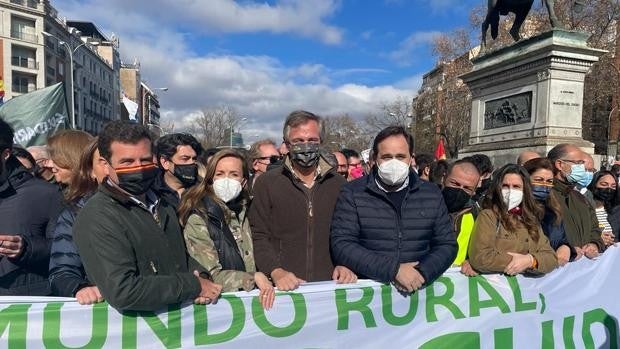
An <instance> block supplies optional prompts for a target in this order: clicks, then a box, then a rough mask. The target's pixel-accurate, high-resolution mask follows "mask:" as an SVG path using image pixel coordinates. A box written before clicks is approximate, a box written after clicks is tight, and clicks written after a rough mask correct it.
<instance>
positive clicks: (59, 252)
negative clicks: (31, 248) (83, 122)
mask: <svg viewBox="0 0 620 349" xmlns="http://www.w3.org/2000/svg"><path fill="white" fill-rule="evenodd" d="M64 137H65V136H63V138H64ZM80 137H81V135H80ZM65 140H66V139H63V141H62V142H58V143H54V144H55V146H57V145H58V144H59V143H63V142H64V141H65ZM76 143H78V144H79V142H76ZM82 152H83V153H82V154H81V156H80V158H79V162H78V164H77V166H75V167H74V168H72V171H71V175H70V177H69V179H67V178H66V177H65V174H64V172H62V171H64V168H63V167H60V169H61V170H60V171H58V170H56V171H55V172H54V173H55V175H56V174H59V173H60V175H59V177H60V179H61V180H62V181H63V182H62V183H66V184H67V185H68V187H67V188H66V190H65V200H66V202H67V207H66V208H65V210H64V211H63V212H62V213H61V214H60V216H59V217H58V222H57V223H56V227H55V229H54V235H53V236H54V238H53V240H52V248H51V255H50V265H49V271H50V276H49V280H50V284H51V286H52V293H53V294H54V295H55V296H60V297H75V298H77V300H78V302H79V303H80V304H92V303H97V302H101V301H103V297H102V296H101V293H100V292H99V289H98V288H97V287H96V286H95V285H93V284H92V283H91V282H89V281H88V279H87V277H86V273H85V271H84V266H83V265H82V260H81V259H80V255H79V253H78V251H77V248H76V246H75V243H74V242H73V222H74V221H75V217H76V216H77V214H78V212H79V210H80V209H81V208H82V207H84V205H85V204H86V201H87V200H88V199H89V198H90V197H91V196H92V195H93V194H94V193H95V192H96V191H97V186H98V185H99V183H101V182H102V181H103V178H104V177H105V172H104V170H105V169H104V164H103V162H102V161H101V159H100V156H99V150H98V149H97V139H96V138H92V137H91V141H90V143H88V144H87V145H86V146H85V147H83V148H82ZM68 153H69V152H68V151H67V149H66V148H64V149H62V150H56V151H55V153H54V154H55V155H56V161H58V165H56V161H54V164H55V166H66V165H67V164H68V163H69V162H70V161H72V159H71V160H69V158H70V156H71V155H68ZM61 154H62V155H61ZM59 159H60V160H59Z"/></svg>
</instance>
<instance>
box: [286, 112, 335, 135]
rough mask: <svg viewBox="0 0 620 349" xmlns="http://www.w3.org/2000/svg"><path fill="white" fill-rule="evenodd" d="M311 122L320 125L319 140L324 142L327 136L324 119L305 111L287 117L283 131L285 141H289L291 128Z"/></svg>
mask: <svg viewBox="0 0 620 349" xmlns="http://www.w3.org/2000/svg"><path fill="white" fill-rule="evenodd" d="M310 121H316V123H317V124H319V139H320V140H321V142H323V137H324V134H325V126H324V125H323V119H322V118H321V117H320V116H318V115H315V114H313V113H311V112H309V111H305V110H296V111H294V112H292V113H290V114H289V115H288V116H287V117H286V120H285V121H284V129H283V130H282V136H283V137H284V141H285V142H288V141H289V138H288V136H289V134H290V132H291V128H293V127H297V126H300V125H305V124H307V123H308V122H310Z"/></svg>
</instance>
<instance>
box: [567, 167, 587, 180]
mask: <svg viewBox="0 0 620 349" xmlns="http://www.w3.org/2000/svg"><path fill="white" fill-rule="evenodd" d="M587 176H588V172H587V171H586V165H584V164H575V165H572V166H571V167H570V174H568V175H567V176H566V180H567V181H568V182H569V183H571V184H579V183H580V182H582V181H585V180H587ZM590 181H592V179H590ZM588 184H589V183H588Z"/></svg>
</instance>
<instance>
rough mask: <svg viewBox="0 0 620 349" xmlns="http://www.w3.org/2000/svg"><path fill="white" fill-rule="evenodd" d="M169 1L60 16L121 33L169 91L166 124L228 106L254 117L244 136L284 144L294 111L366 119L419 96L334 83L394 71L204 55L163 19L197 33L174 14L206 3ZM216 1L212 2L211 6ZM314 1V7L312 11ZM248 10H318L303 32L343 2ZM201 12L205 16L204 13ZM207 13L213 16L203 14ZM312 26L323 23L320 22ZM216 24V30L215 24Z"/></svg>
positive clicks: (115, 4)
mask: <svg viewBox="0 0 620 349" xmlns="http://www.w3.org/2000/svg"><path fill="white" fill-rule="evenodd" d="M169 2H170V1H163V0H153V1H150V2H148V6H145V7H142V8H140V11H142V12H140V11H138V10H137V9H135V8H136V7H137V6H138V5H137V4H136V3H138V4H142V5H145V3H146V2H145V1H144V0H135V1H134V0H132V1H126V0H124V1H121V0H108V1H106V2H103V1H101V2H99V1H95V0H89V2H87V3H86V4H83V3H78V2H76V1H75V0H65V1H58V2H57V3H54V4H55V5H56V6H57V7H58V8H59V11H60V13H61V15H64V16H67V17H68V18H73V19H82V20H93V21H95V23H96V24H97V25H98V26H99V27H101V28H102V29H104V30H105V31H114V32H116V34H117V35H118V36H119V37H120V43H121V55H122V57H123V59H124V60H125V61H127V62H131V61H133V57H138V59H139V61H140V62H141V67H142V69H141V74H142V78H143V79H145V80H147V81H148V83H149V84H150V85H151V86H156V87H158V86H166V87H168V88H169V90H168V91H167V92H161V93H159V96H160V101H161V105H162V110H161V114H162V122H164V123H166V122H171V121H172V122H174V123H175V127H176V128H177V129H182V128H184V127H187V126H188V125H189V123H191V121H192V120H193V119H194V118H195V117H196V115H197V113H198V111H199V110H200V109H202V108H205V107H212V106H222V105H227V106H232V107H235V108H236V109H237V110H238V111H239V112H240V114H241V115H243V116H244V117H247V118H248V119H249V122H248V124H247V125H245V126H244V128H243V130H242V131H243V132H244V133H245V134H246V140H247V139H248V138H250V139H251V136H252V135H257V136H258V137H264V136H269V137H273V138H274V139H275V140H278V139H280V138H281V135H280V134H281V128H282V122H283V120H284V118H285V117H286V115H287V114H288V113H290V112H291V111H293V110H296V109H307V110H310V111H313V112H316V113H318V114H321V115H334V114H341V113H348V114H349V115H352V116H354V117H359V118H360V119H361V118H362V117H363V116H365V115H366V114H367V113H368V112H371V111H375V110H376V108H377V106H378V105H379V103H381V102H385V101H390V100H393V99H395V98H396V97H400V96H407V97H413V95H414V94H415V91H416V90H417V89H416V88H414V86H413V85H412V84H406V83H403V84H401V85H400V86H399V87H395V86H387V85H386V86H374V87H370V86H365V85H360V84H336V85H334V83H333V80H335V79H337V80H338V81H343V80H344V78H346V77H348V76H352V75H355V74H384V73H387V71H385V70H382V69H374V68H365V67H358V68H350V69H331V68H329V67H327V66H325V65H323V64H319V63H316V62H306V63H304V64H299V65H295V66H286V65H284V64H283V63H282V62H281V61H280V60H278V59H276V58H274V57H269V56H260V55H235V54H221V53H219V54H215V53H212V54H205V55H200V54H198V53H197V52H195V51H194V50H193V49H192V48H191V47H190V46H189V44H188V42H189V40H188V35H199V34H187V33H186V32H180V31H176V30H175V29H174V28H178V23H177V26H172V25H166V23H161V22H159V19H160V18H164V17H165V18H168V19H167V21H171V19H170V18H177V22H178V21H180V20H187V21H188V24H187V27H188V28H189V27H194V26H196V25H197V24H196V23H194V22H193V21H197V19H195V18H193V17H191V16H189V15H186V16H185V15H184V16H185V17H181V18H178V17H176V16H178V14H177V13H176V12H175V11H185V12H184V13H186V12H188V11H190V10H188V9H183V10H181V9H173V7H175V6H176V7H183V6H181V5H182V4H190V3H194V2H195V3H202V4H204V3H205V2H197V1H189V0H179V1H178V2H175V6H170V5H169V4H168V7H165V8H162V6H163V5H164V3H169ZM228 2H231V1H224V0H217V1H216V0H214V1H213V4H215V6H216V7H217V6H220V5H221V4H224V5H225V3H228ZM209 3H210V4H211V1H209ZM308 3H312V7H313V8H312V9H310V8H309V7H310V6H309V5H307V4H308ZM242 4H243V5H238V4H236V3H235V6H237V10H235V11H241V12H240V13H244V12H243V11H245V10H248V9H250V8H253V7H252V6H256V7H257V8H253V10H252V11H259V10H260V11H267V12H269V11H272V10H273V9H274V8H286V9H291V8H294V9H299V8H301V7H303V8H304V9H306V10H307V11H310V12H313V11H314V12H313V13H314V14H307V13H304V14H299V16H301V17H299V16H298V18H296V20H297V21H301V22H299V23H298V24H299V26H300V27H303V26H304V25H305V24H307V25H310V24H311V23H310V22H312V21H310V22H309V19H308V18H310V17H312V18H314V19H316V20H318V19H319V18H323V17H321V16H323V15H321V16H319V15H318V14H317V13H320V14H327V13H330V11H333V9H332V7H334V6H336V5H337V2H336V1H327V0H319V1H317V2H315V1H295V0H282V1H280V2H278V4H277V5H271V6H267V5H261V6H267V7H269V8H267V9H265V8H263V7H261V6H259V5H252V4H253V3H249V4H248V3H247V2H242ZM335 4H336V5H335ZM224 5H222V6H224ZM228 5H230V4H228ZM328 5H329V6H328ZM188 6H189V5H188ZM330 6H331V7H330ZM315 7H316V8H315ZM153 8H155V9H157V10H158V11H160V12H161V13H166V16H157V17H153V16H151V15H150V13H149V11H152V9H153ZM270 9H271V10H270ZM194 10H195V11H196V12H198V11H199V10H200V9H199V8H195V9H194ZM220 10H221V9H220ZM328 10H329V11H328ZM144 11H146V12H144ZM167 11H169V12H167ZM204 11H206V10H204V9H203V12H204ZM222 11H223V10H222ZM227 11H228V10H227ZM248 11H249V10H248ZM291 15H293V14H291ZM93 16H96V18H94V17H93ZM239 16H240V17H239V22H243V23H246V24H244V28H250V25H249V24H247V23H249V21H250V20H249V19H243V18H245V17H243V16H241V14H239ZM308 16H309V17H308ZM205 21H208V20H207V19H205ZM304 21H305V22H304ZM304 23H305V24H304ZM313 23H314V24H316V21H315V22H313ZM321 23H322V22H321ZM321 23H319V25H318V26H316V28H324V27H325V26H323V27H321V25H320V24H321ZM210 25H211V26H212V27H214V25H213V24H212V23H211V24H210ZM287 25H288V26H289V28H290V30H289V32H291V33H297V34H300V35H303V34H302V33H301V32H296V30H297V29H294V28H292V27H291V25H290V24H287ZM284 27H286V26H285V25H283V26H282V28H284ZM217 28H219V30H220V31H222V32H225V30H226V28H225V26H224V24H221V25H219V26H218V27H217ZM261 28H263V29H261ZM264 28H265V27H260V26H259V25H256V26H255V28H254V29H253V30H255V31H260V30H267V29H264ZM211 29H212V28H211ZM211 29H209V30H211ZM247 30H250V29H247ZM317 30H318V29H317ZM319 32H321V31H320V30H318V31H316V30H315V31H314V33H315V34H316V35H319V34H318V33H319ZM323 33H325V31H324V32H323ZM313 35H314V34H313ZM321 35H323V34H321ZM321 35H319V36H321ZM321 37H323V38H324V36H321ZM328 41H329V40H328ZM335 41H337V40H335ZM335 41H334V42H335ZM332 78H334V79H332ZM254 138H256V137H254Z"/></svg>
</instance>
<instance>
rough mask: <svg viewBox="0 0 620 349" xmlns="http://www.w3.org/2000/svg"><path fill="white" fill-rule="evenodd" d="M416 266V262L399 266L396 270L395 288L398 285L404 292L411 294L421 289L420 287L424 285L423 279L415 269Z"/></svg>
mask: <svg viewBox="0 0 620 349" xmlns="http://www.w3.org/2000/svg"><path fill="white" fill-rule="evenodd" d="M418 264H419V263H418V262H410V263H402V264H401V265H400V267H399V268H398V274H396V287H397V288H398V287H399V285H400V286H401V287H403V288H404V290H406V291H407V292H409V293H411V292H413V291H417V290H418V289H420V287H422V285H424V282H425V280H424V277H423V276H422V274H420V272H419V271H418V270H417V269H416V268H415V267H416V266H417V265H418ZM404 290H403V291H404Z"/></svg>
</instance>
